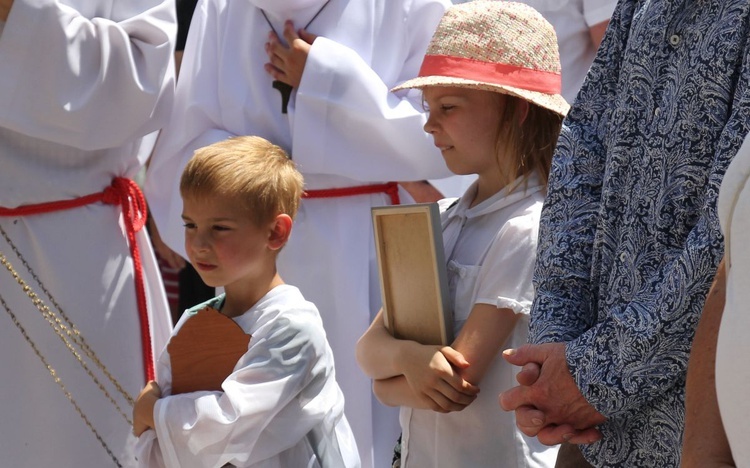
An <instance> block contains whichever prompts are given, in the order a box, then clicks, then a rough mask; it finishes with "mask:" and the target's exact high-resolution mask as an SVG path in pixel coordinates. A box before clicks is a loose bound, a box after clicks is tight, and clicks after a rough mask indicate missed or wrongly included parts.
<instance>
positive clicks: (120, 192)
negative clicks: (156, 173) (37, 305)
mask: <svg viewBox="0 0 750 468" xmlns="http://www.w3.org/2000/svg"><path fill="white" fill-rule="evenodd" d="M98 202H101V203H104V204H107V205H120V207H121V208H122V215H123V219H124V221H125V231H126V233H127V236H128V245H129V247H130V256H131V257H132V259H133V267H134V268H133V270H134V274H135V278H134V282H135V295H136V300H137V301H138V316H139V318H140V328H141V348H142V351H143V368H144V371H145V374H146V380H147V381H148V380H154V355H153V353H152V351H151V333H150V331H149V328H148V310H147V305H146V287H145V281H144V278H143V265H142V263H141V253H140V249H139V248H138V242H136V238H135V234H136V233H137V232H138V231H140V230H141V229H143V226H145V225H146V219H147V216H148V214H147V213H148V209H147V207H146V198H145V197H144V196H143V192H141V189H140V188H139V187H138V185H137V184H136V183H135V182H133V181H132V180H130V179H126V178H124V177H115V178H114V179H113V180H112V185H110V186H109V187H107V188H105V189H104V191H103V192H99V193H93V194H91V195H86V196H83V197H79V198H74V199H71V200H60V201H53V202H47V203H37V204H34V205H23V206H19V207H17V208H4V207H0V216H32V215H37V214H42V213H52V212H54V211H63V210H69V209H72V208H78V207H81V206H85V205H90V204H92V203H98Z"/></svg>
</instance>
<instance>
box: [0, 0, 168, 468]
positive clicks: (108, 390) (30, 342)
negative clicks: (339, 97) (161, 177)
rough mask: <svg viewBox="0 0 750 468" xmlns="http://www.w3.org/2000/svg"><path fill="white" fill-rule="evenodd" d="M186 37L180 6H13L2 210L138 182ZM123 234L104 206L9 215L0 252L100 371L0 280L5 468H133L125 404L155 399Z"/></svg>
mask: <svg viewBox="0 0 750 468" xmlns="http://www.w3.org/2000/svg"><path fill="white" fill-rule="evenodd" d="M175 24H176V20H175V17H174V3H173V1H172V0H138V1H135V0H133V1H126V0H96V1H92V0H15V2H14V4H13V6H12V8H11V10H10V15H9V17H8V19H7V21H6V22H5V23H3V22H2V21H0V206H2V207H5V208H16V207H18V206H21V205H28V204H36V203H44V202H51V201H58V200H70V199H74V198H78V197H81V196H84V195H88V194H93V193H98V192H101V191H102V190H103V189H104V188H105V187H107V186H109V185H110V184H111V182H112V179H113V178H114V177H130V178H132V177H134V176H135V175H136V173H137V172H138V171H139V169H140V168H141V167H142V166H143V164H144V163H145V156H144V154H147V151H139V150H140V143H141V138H142V137H143V136H144V135H147V134H149V133H151V132H153V131H154V130H157V129H158V128H159V127H160V126H161V125H163V124H164V123H165V122H166V119H167V117H168V111H169V108H170V107H171V100H172V97H173V71H172V70H171V55H172V48H173V43H174V36H175V34H176V26H175ZM122 223H123V221H122V215H121V209H120V207H119V206H117V205H104V204H102V203H94V204H91V205H87V206H85V207H81V208H73V209H68V210H64V211H58V212H53V213H48V214H38V215H33V216H31V215H29V216H14V217H0V226H1V227H2V228H3V230H4V231H5V233H6V234H7V239H6V238H4V237H0V252H1V253H2V254H3V255H4V256H5V257H6V259H7V261H8V262H9V265H11V267H12V268H13V269H14V270H15V271H17V273H18V274H19V275H20V276H19V277H20V278H21V279H22V280H23V281H24V282H26V283H27V284H28V285H29V286H30V287H31V288H32V290H33V292H35V293H36V294H38V295H39V296H40V297H41V298H42V299H43V301H44V304H45V305H46V306H48V307H49V308H50V309H51V310H53V311H55V314H56V315H57V317H58V318H59V317H61V315H60V314H61V312H60V311H62V313H64V314H65V315H66V316H67V317H68V318H69V320H70V322H71V324H72V325H74V326H75V327H76V329H77V330H78V331H79V332H80V337H82V338H83V340H85V342H86V343H87V344H88V347H89V348H90V349H91V352H92V353H91V355H95V356H96V358H97V359H98V360H99V361H100V363H101V366H98V365H96V364H95V363H94V361H93V360H92V359H91V357H90V355H87V354H85V353H84V352H83V351H82V348H81V347H80V346H79V345H77V344H75V342H76V340H78V342H80V337H79V338H75V339H74V338H73V337H71V336H69V335H67V334H66V332H65V329H63V328H60V327H59V326H58V332H57V333H56V332H55V331H54V330H53V328H52V327H51V326H50V325H49V324H48V323H47V321H46V320H45V318H44V317H43V315H42V313H41V312H40V311H39V309H38V308H37V307H36V306H35V305H34V304H33V303H32V300H31V298H30V297H29V296H28V295H27V293H26V292H24V290H23V289H22V287H21V285H20V284H19V282H18V281H16V280H15V279H14V278H13V276H12V275H11V274H10V270H9V269H8V268H6V267H3V268H0V297H2V299H3V302H4V305H3V306H2V307H0V370H1V371H2V378H0V395H2V399H0V421H2V427H3V430H2V437H0V454H2V462H0V464H2V465H3V466H34V467H44V466H60V467H107V466H117V465H118V464H119V465H121V466H133V465H134V464H135V458H134V456H133V446H134V443H135V438H134V437H133V436H132V435H131V431H132V427H131V425H130V423H129V422H128V421H127V419H129V418H130V413H131V411H132V409H131V407H130V406H129V403H128V401H127V398H126V397H125V396H124V395H123V394H125V395H129V396H130V397H131V398H134V397H135V396H136V395H138V392H139V391H140V389H141V388H142V386H143V385H144V383H145V372H144V364H143V354H144V353H143V350H142V343H141V330H140V321H139V314H138V307H137V304H136V294H135V287H134V283H133V271H134V267H133V261H132V259H131V254H130V250H129V248H128V242H127V238H126V234H125V231H124V228H123V224H122ZM9 241H10V242H9ZM137 242H138V245H139V246H140V252H141V256H142V262H143V267H144V270H145V276H146V281H145V282H146V299H147V306H148V311H149V324H148V325H149V327H150V335H151V337H152V342H151V343H146V344H145V345H146V349H149V348H150V349H151V351H152V352H154V353H155V352H156V351H157V350H161V348H162V347H163V346H164V344H165V342H166V340H167V338H168V337H169V332H170V329H171V323H170V319H169V313H168V308H167V304H166V300H165V298H164V293H163V291H162V288H161V282H160V279H159V275H158V271H157V267H156V263H155V260H154V258H153V254H152V253H151V248H150V245H149V242H148V238H147V235H146V232H145V230H142V231H141V232H139V233H138V234H137ZM11 243H12V244H13V246H11ZM19 255H20V256H19ZM21 257H23V259H22V258H21ZM32 272H33V273H34V274H35V275H36V276H37V278H38V281H37V280H36V279H34V278H33V277H32ZM43 289H46V290H47V291H48V292H49V293H50V296H52V297H53V298H54V302H53V299H51V298H50V297H49V296H48V295H47V294H45V293H44V292H43ZM58 306H59V307H58ZM12 317H15V319H16V320H15V321H14V320H13V318H12ZM53 323H54V320H53ZM63 323H64V322H63ZM65 326H66V327H67V329H68V330H72V326H71V325H65ZM61 336H62V337H66V338H67V343H68V345H70V346H71V347H72V348H73V349H75V350H76V352H77V353H78V357H77V356H76V355H74V354H72V353H71V352H70V350H69V347H68V345H66V344H65V342H64V341H63V339H61ZM71 343H72V344H71ZM81 362H84V363H86V366H87V368H88V369H89V370H90V374H89V373H88V372H86V370H85V368H84V367H83V366H82V365H81ZM46 365H49V366H50V368H51V369H53V370H54V371H55V377H56V378H57V379H59V381H57V382H56V380H55V378H53V375H52V373H51V371H50V370H48V368H46ZM103 369H106V371H107V372H109V373H110V374H111V376H112V377H113V379H112V380H114V381H116V382H117V383H118V384H119V385H120V386H121V388H122V390H123V392H122V393H123V394H121V392H119V391H117V390H116V388H115V387H114V384H113V383H112V382H111V381H110V380H109V379H108V378H107V377H106V376H105V375H104V373H103ZM92 376H94V377H95V379H96V380H95V379H94V378H92ZM97 381H98V382H99V383H100V384H101V388H100V386H99V385H98V384H97V383H96V382H97ZM63 386H64V388H63ZM66 391H67V392H68V396H66V393H65V392H66ZM107 395H109V397H111V399H112V401H110V398H108V396H107ZM74 403H75V405H77V406H78V409H76V406H74ZM118 408H119V410H118ZM108 451H109V453H108Z"/></svg>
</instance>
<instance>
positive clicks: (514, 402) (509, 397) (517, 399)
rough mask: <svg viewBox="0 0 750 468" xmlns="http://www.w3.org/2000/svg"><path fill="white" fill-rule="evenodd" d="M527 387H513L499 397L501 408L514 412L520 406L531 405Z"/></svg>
mask: <svg viewBox="0 0 750 468" xmlns="http://www.w3.org/2000/svg"><path fill="white" fill-rule="evenodd" d="M526 389H527V387H512V388H510V389H508V390H506V391H504V392H501V393H500V395H499V396H498V402H499V403H500V407H501V408H502V409H504V410H505V411H514V410H515V409H516V408H518V407H519V406H524V405H527V404H528V403H529V401H528V398H527V397H526V391H527V390H526Z"/></svg>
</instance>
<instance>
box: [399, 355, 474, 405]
mask: <svg viewBox="0 0 750 468" xmlns="http://www.w3.org/2000/svg"><path fill="white" fill-rule="evenodd" d="M468 366H469V363H468V362H467V361H466V359H464V357H463V355H462V354H461V353H459V352H458V351H456V350H454V349H453V348H451V347H450V346H443V347H440V346H425V345H421V344H419V343H416V342H414V343H412V345H411V346H410V348H409V353H408V356H406V357H405V359H404V362H403V375H404V377H405V378H406V381H407V382H408V384H409V387H411V389H412V391H413V392H414V394H415V395H417V397H418V398H420V399H421V400H422V401H424V402H425V404H426V405H427V406H429V407H430V408H431V409H432V410H433V411H437V412H439V413H449V412H451V411H461V410H462V409H464V408H466V407H467V406H468V405H469V404H471V403H472V402H473V401H474V400H475V399H476V397H477V394H478V393H479V387H477V386H475V385H472V384H471V383H469V382H467V381H465V380H464V379H463V378H462V377H461V375H460V373H459V369H465V368H467V367H468Z"/></svg>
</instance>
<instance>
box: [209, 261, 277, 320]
mask: <svg viewBox="0 0 750 468" xmlns="http://www.w3.org/2000/svg"><path fill="white" fill-rule="evenodd" d="M282 284H284V280H282V279H281V276H279V274H278V273H277V272H276V270H274V271H273V275H271V276H270V277H267V278H264V279H263V280H258V281H255V282H254V283H253V284H252V285H247V284H234V285H227V286H225V288H224V291H225V294H226V296H225V298H224V305H223V306H222V308H221V313H222V314H224V315H226V316H227V317H229V318H234V317H238V316H240V315H242V314H244V313H245V312H247V311H248V310H250V309H251V308H252V307H253V306H254V305H255V304H257V303H258V301H260V300H261V299H262V298H263V296H265V295H266V294H268V292H269V291H271V290H272V289H273V288H275V287H276V286H280V285H282Z"/></svg>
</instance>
